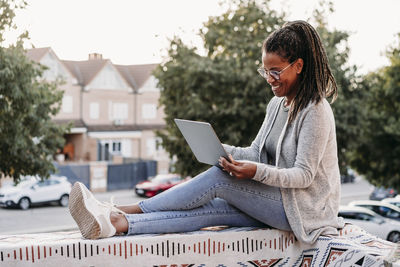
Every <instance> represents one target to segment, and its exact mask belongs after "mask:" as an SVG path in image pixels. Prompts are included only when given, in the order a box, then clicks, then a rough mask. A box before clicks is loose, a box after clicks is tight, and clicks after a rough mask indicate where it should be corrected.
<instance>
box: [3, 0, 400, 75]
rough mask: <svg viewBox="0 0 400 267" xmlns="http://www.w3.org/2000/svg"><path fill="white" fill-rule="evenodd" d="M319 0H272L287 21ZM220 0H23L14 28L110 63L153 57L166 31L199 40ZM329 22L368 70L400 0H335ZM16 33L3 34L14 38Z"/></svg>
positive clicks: (389, 35)
mask: <svg viewBox="0 0 400 267" xmlns="http://www.w3.org/2000/svg"><path fill="white" fill-rule="evenodd" d="M318 1H319V0H302V1H299V0H285V1H282V0H271V6H272V7H273V8H274V9H276V10H279V11H280V10H282V9H284V10H285V11H286V12H287V13H288V14H289V16H288V19H289V20H294V19H303V20H306V19H307V18H309V17H310V16H311V13H312V10H313V9H314V8H315V7H316V6H317V3H318ZM218 2H219V1H218V0H28V5H29V6H28V7H27V8H26V9H25V10H23V11H20V12H18V13H17V17H16V20H15V21H16V23H17V26H18V27H19V30H20V31H21V30H28V31H29V33H30V37H31V40H30V41H29V42H28V45H29V44H33V45H34V46H35V47H48V46H50V47H51V48H52V49H53V50H54V52H55V53H56V54H57V55H58V57H59V58H60V59H64V60H86V59H87V57H88V54H89V53H93V52H97V53H101V54H103V58H109V59H111V61H112V62H113V63H114V64H127V65H128V64H129V65H130V64H143V63H159V62H161V61H162V58H163V56H164V55H165V50H166V48H167V47H168V44H169V43H168V41H167V40H168V38H171V37H172V36H173V35H178V36H180V37H182V39H183V40H184V41H185V43H187V44H193V45H196V46H201V39H200V38H199V37H198V36H197V32H198V30H199V29H200V28H201V27H202V25H203V23H204V22H206V21H207V20H208V17H209V16H215V15H219V14H222V13H223V11H224V10H225V8H224V7H221V6H220V5H219V4H218ZM333 3H334V8H335V10H336V11H335V13H333V14H331V15H329V17H328V25H329V27H330V28H331V29H333V28H336V29H338V30H346V31H350V32H351V37H350V38H349V45H350V49H351V54H350V64H355V65H357V66H359V68H360V70H359V73H366V72H368V71H372V70H375V69H376V68H378V67H380V66H383V65H385V64H388V61H387V59H386V58H385V56H384V52H385V50H386V49H387V47H388V46H389V45H393V44H395V41H396V40H397V38H396V33H399V32H400V15H399V12H400V1H399V0H380V1H376V0H333ZM15 35H16V33H13V34H9V35H7V36H6V37H7V41H8V42H12V41H13V40H14V39H15Z"/></svg>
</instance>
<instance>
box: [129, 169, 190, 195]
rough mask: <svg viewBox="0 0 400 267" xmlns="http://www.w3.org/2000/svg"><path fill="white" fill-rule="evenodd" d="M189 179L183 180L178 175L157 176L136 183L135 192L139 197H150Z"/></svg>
mask: <svg viewBox="0 0 400 267" xmlns="http://www.w3.org/2000/svg"><path fill="white" fill-rule="evenodd" d="M189 179H190V177H186V178H183V177H182V176H181V175H179V174H159V175H156V176H154V177H150V178H149V179H148V180H147V181H144V182H141V183H138V184H137V185H136V186H135V192H136V194H137V195H138V196H141V197H152V196H155V195H157V194H159V193H161V192H163V191H165V190H167V189H169V188H171V187H173V186H175V185H178V184H180V183H183V182H185V181H187V180H189Z"/></svg>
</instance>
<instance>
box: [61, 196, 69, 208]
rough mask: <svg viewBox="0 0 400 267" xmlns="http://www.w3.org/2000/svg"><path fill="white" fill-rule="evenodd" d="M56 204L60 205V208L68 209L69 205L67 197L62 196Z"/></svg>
mask: <svg viewBox="0 0 400 267" xmlns="http://www.w3.org/2000/svg"><path fill="white" fill-rule="evenodd" d="M58 203H59V204H60V206H62V207H68V203H69V196H68V195H62V196H61V198H60V200H59V201H58Z"/></svg>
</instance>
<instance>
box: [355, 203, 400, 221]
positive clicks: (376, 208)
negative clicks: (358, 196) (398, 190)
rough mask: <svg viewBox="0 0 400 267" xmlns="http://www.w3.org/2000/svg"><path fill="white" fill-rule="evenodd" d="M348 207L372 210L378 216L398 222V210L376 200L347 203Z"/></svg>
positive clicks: (399, 215) (399, 219)
mask: <svg viewBox="0 0 400 267" xmlns="http://www.w3.org/2000/svg"><path fill="white" fill-rule="evenodd" d="M349 206H358V207H363V208H367V209H369V210H372V211H373V212H375V213H378V214H379V215H381V216H383V217H385V218H388V219H392V220H397V221H400V208H398V207H396V206H394V205H392V204H388V203H385V202H382V201H377V200H356V201H352V202H350V203H349Z"/></svg>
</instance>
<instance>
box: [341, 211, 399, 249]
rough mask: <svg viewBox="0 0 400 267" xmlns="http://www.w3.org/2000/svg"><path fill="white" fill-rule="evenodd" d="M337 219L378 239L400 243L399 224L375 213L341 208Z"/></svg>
mask: <svg viewBox="0 0 400 267" xmlns="http://www.w3.org/2000/svg"><path fill="white" fill-rule="evenodd" d="M339 217H343V219H344V221H345V222H346V223H351V224H354V225H357V226H359V227H361V228H362V229H364V230H365V231H366V232H368V233H370V234H372V235H375V236H377V237H379V238H382V239H385V240H388V241H391V242H394V243H397V242H400V222H398V221H395V220H391V219H387V218H384V217H382V216H380V215H379V214H376V213H375V212H373V211H371V210H369V209H366V208H362V207H357V206H341V207H340V208H339Z"/></svg>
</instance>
